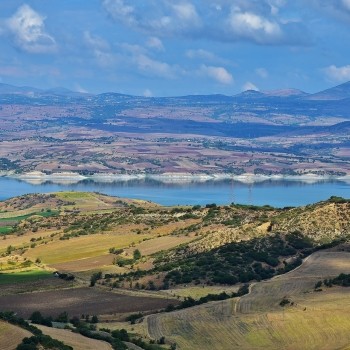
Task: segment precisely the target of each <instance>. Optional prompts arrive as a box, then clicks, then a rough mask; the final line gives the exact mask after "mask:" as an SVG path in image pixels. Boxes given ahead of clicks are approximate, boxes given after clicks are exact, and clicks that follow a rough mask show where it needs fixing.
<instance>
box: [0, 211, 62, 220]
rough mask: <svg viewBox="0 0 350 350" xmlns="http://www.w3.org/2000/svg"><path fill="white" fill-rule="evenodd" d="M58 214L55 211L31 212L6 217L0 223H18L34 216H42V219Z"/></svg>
mask: <svg viewBox="0 0 350 350" xmlns="http://www.w3.org/2000/svg"><path fill="white" fill-rule="evenodd" d="M58 214H59V211H57V210H50V211H38V212H33V213H29V214H24V215H19V216H8V217H4V218H0V222H7V221H14V222H19V221H21V220H26V219H28V218H30V217H31V216H34V215H38V216H42V217H44V218H48V217H50V216H55V215H58Z"/></svg>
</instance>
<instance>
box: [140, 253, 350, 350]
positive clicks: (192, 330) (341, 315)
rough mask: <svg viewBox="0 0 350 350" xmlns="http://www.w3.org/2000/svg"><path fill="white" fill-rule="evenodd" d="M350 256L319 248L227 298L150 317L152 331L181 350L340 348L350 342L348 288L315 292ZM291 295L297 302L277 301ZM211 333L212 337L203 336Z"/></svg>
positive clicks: (341, 269)
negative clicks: (238, 296)
mask: <svg viewBox="0 0 350 350" xmlns="http://www.w3.org/2000/svg"><path fill="white" fill-rule="evenodd" d="M349 258H350V254H349V253H345V252H340V253H329V252H318V253H315V254H313V255H312V256H311V257H310V258H309V259H308V260H307V261H306V262H305V263H304V264H303V265H302V266H301V267H300V268H299V269H296V270H295V271H292V272H291V273H289V274H286V275H282V276H278V277H277V278H274V279H272V280H270V281H266V282H260V283H257V284H256V285H254V286H253V288H252V291H251V293H250V294H249V295H247V296H244V297H242V298H241V299H240V300H232V299H231V300H226V301H223V302H214V303H209V304H206V305H202V306H198V307H194V308H192V309H185V310H181V311H177V312H173V313H169V314H160V315H152V316H149V317H148V318H147V320H146V323H145V326H146V327H148V330H149V332H150V335H151V336H152V337H154V338H159V337H160V336H162V335H164V336H165V337H166V338H168V339H171V340H172V341H175V342H176V343H177V344H178V346H179V349H220V350H225V349H228V350H229V349H276V350H277V349H300V350H302V349H308V350H309V349H310V350H311V349H327V350H331V349H341V348H343V347H346V346H348V345H349V344H350V319H349V317H348V314H349V312H350V289H347V288H341V287H333V288H331V289H327V290H324V291H323V292H314V291H313V286H314V284H315V282H316V281H318V280H319V279H321V278H325V277H329V276H334V275H337V274H339V273H340V272H348V271H349V270H350V259H349ZM285 296H287V297H288V298H290V299H291V300H292V301H293V302H294V305H293V306H289V307H286V308H285V309H284V311H283V308H282V307H280V306H279V302H280V301H281V300H282V299H283V298H284V297H285ZM203 334H210V337H203Z"/></svg>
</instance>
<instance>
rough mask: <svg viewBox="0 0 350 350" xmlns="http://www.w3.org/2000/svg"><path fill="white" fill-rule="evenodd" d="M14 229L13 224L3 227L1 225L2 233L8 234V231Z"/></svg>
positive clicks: (0, 231) (0, 230)
mask: <svg viewBox="0 0 350 350" xmlns="http://www.w3.org/2000/svg"><path fill="white" fill-rule="evenodd" d="M11 231H12V226H3V227H0V234H5V235H6V234H8V233H11Z"/></svg>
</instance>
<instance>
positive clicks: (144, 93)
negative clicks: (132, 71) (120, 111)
mask: <svg viewBox="0 0 350 350" xmlns="http://www.w3.org/2000/svg"><path fill="white" fill-rule="evenodd" d="M143 96H144V97H152V96H153V93H152V91H151V90H150V89H146V90H145V91H144V92H143Z"/></svg>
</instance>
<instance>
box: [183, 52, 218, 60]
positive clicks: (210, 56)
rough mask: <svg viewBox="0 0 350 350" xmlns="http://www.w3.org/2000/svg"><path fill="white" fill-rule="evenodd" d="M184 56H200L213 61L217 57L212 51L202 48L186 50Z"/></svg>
mask: <svg viewBox="0 0 350 350" xmlns="http://www.w3.org/2000/svg"><path fill="white" fill-rule="evenodd" d="M186 56H187V57H188V58H191V59H194V58H200V59H204V60H207V61H215V60H216V59H217V57H216V56H215V55H214V54H213V53H212V52H209V51H207V50H203V49H198V50H188V51H186Z"/></svg>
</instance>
